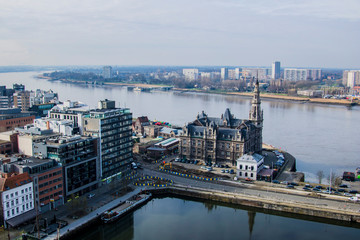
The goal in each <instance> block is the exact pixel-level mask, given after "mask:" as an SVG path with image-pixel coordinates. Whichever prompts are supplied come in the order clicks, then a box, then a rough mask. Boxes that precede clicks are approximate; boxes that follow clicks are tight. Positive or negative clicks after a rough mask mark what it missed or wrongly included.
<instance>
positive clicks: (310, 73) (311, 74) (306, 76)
mask: <svg viewBox="0 0 360 240" xmlns="http://www.w3.org/2000/svg"><path fill="white" fill-rule="evenodd" d="M321 73H322V72H321V69H298V68H285V69H284V79H285V80H286V81H293V82H296V81H306V80H317V79H321Z"/></svg>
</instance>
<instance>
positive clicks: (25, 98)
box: [13, 91, 34, 111]
mask: <svg viewBox="0 0 360 240" xmlns="http://www.w3.org/2000/svg"><path fill="white" fill-rule="evenodd" d="M13 97H14V107H17V108H20V109H21V111H27V110H29V108H30V107H31V106H32V105H33V104H32V102H31V98H34V93H33V92H30V91H21V92H15V93H14V95H13Z"/></svg>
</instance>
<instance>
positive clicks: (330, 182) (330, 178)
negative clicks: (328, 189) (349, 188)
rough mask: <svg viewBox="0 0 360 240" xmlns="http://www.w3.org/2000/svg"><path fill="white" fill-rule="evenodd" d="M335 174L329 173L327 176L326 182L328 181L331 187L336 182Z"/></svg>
mask: <svg viewBox="0 0 360 240" xmlns="http://www.w3.org/2000/svg"><path fill="white" fill-rule="evenodd" d="M336 178H337V176H336V173H335V172H331V173H330V174H329V175H328V178H327V179H328V181H329V184H331V186H334V185H335V182H336Z"/></svg>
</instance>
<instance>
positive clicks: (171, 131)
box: [159, 127, 182, 138]
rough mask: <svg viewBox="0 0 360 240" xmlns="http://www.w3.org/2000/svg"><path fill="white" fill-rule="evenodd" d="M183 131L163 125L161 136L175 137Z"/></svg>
mask: <svg viewBox="0 0 360 240" xmlns="http://www.w3.org/2000/svg"><path fill="white" fill-rule="evenodd" d="M181 133H182V129H176V128H169V127H163V128H162V129H161V130H160V131H159V136H160V137H163V138H175V137H179V136H180V135H181Z"/></svg>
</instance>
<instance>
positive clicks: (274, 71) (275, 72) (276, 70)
mask: <svg viewBox="0 0 360 240" xmlns="http://www.w3.org/2000/svg"><path fill="white" fill-rule="evenodd" d="M279 78H280V62H273V63H272V66H271V79H274V80H277V79H279Z"/></svg>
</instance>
